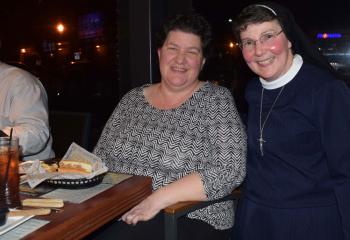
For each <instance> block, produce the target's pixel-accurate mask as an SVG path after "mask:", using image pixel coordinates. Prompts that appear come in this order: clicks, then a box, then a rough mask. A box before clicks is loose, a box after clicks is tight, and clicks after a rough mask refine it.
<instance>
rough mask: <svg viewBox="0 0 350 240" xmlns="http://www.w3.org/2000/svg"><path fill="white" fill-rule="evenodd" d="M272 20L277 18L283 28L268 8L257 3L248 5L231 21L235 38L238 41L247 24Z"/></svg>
mask: <svg viewBox="0 0 350 240" xmlns="http://www.w3.org/2000/svg"><path fill="white" fill-rule="evenodd" d="M273 20H278V22H279V24H280V25H281V27H282V29H283V25H282V23H281V21H279V19H278V16H276V15H275V14H274V13H273V12H272V11H271V10H270V9H268V8H265V7H262V6H261V5H258V4H254V5H249V6H247V7H245V8H244V9H243V10H242V11H241V12H240V13H239V14H238V15H237V17H236V19H235V21H234V22H233V26H232V28H233V33H234V35H235V37H236V39H237V40H238V41H239V42H240V41H241V38H240V33H241V32H242V31H244V30H246V29H247V27H248V25H250V24H256V23H263V22H270V21H273Z"/></svg>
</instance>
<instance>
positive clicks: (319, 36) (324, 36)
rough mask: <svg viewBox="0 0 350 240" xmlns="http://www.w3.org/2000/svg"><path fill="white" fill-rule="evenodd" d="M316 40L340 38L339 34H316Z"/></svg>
mask: <svg viewBox="0 0 350 240" xmlns="http://www.w3.org/2000/svg"><path fill="white" fill-rule="evenodd" d="M316 37H317V38H322V39H327V38H342V34H341V33H318V34H317V35H316Z"/></svg>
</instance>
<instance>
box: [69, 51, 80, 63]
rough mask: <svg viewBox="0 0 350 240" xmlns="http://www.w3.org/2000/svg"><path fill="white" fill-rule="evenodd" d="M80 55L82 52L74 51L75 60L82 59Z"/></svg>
mask: <svg viewBox="0 0 350 240" xmlns="http://www.w3.org/2000/svg"><path fill="white" fill-rule="evenodd" d="M80 55H81V52H75V53H74V60H77V61H78V60H80ZM71 64H73V63H72V62H71Z"/></svg>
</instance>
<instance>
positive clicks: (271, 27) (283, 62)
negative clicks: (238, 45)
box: [240, 20, 293, 81]
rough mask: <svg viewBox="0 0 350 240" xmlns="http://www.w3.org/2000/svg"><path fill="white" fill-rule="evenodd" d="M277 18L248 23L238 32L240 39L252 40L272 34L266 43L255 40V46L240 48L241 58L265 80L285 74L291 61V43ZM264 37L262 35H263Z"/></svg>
mask: <svg viewBox="0 0 350 240" xmlns="http://www.w3.org/2000/svg"><path fill="white" fill-rule="evenodd" d="M280 31H281V26H280V25H279V23H278V21H277V20H273V21H270V22H263V23H257V24H250V25H248V26H247V28H246V29H245V30H244V31H242V32H241V33H240V38H241V41H242V42H244V41H251V40H253V42H254V41H255V40H258V39H262V38H261V36H266V35H267V36H271V35H274V34H275V36H274V37H273V39H271V40H269V42H268V43H267V44H262V43H261V42H260V41H255V46H254V47H253V48H252V49H251V50H249V49H245V48H243V49H242V54H243V58H244V60H245V61H246V63H247V64H248V66H249V68H250V69H251V70H252V71H253V72H254V73H256V74H257V75H259V76H260V77H261V78H263V79H265V80H266V81H273V80H276V79H277V78H279V77H280V76H282V75H283V74H285V73H286V72H287V71H288V69H289V68H290V67H291V65H292V63H293V53H292V49H291V47H292V44H291V42H290V41H289V40H288V39H287V37H286V35H285V34H284V32H281V33H280V34H277V33H279V32H280ZM263 38H264V37H263Z"/></svg>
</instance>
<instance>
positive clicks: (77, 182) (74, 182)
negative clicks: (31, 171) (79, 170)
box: [46, 173, 106, 189]
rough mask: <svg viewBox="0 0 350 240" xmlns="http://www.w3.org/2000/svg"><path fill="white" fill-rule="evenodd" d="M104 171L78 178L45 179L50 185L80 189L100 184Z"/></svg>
mask: <svg viewBox="0 0 350 240" xmlns="http://www.w3.org/2000/svg"><path fill="white" fill-rule="evenodd" d="M105 174H106V173H102V174H100V175H97V176H95V177H93V178H90V179H87V178H78V179H47V180H46V183H47V184H48V185H50V186H54V187H58V188H67V189H82V188H89V187H93V186H96V185H98V184H100V183H101V182H102V180H103V178H104V176H105Z"/></svg>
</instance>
